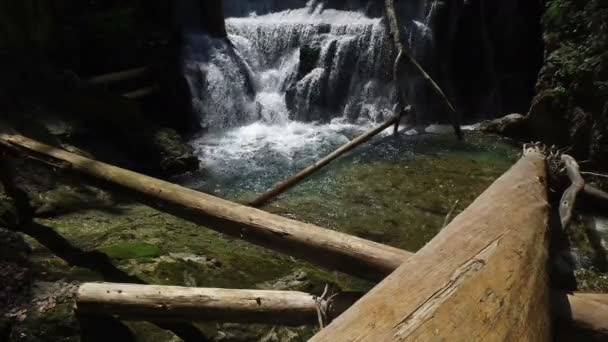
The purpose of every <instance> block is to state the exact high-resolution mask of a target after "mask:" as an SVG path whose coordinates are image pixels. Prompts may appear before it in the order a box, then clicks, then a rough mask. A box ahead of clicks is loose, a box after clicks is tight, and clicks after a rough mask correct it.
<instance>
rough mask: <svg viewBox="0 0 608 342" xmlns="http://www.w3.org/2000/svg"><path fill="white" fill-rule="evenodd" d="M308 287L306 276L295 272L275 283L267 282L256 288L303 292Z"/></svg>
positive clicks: (303, 273)
mask: <svg viewBox="0 0 608 342" xmlns="http://www.w3.org/2000/svg"><path fill="white" fill-rule="evenodd" d="M309 286H310V280H309V279H308V274H307V273H306V272H304V271H296V272H294V273H292V274H290V275H287V276H285V277H283V278H279V279H277V280H275V281H267V282H265V283H262V284H259V285H258V287H259V288H262V289H269V290H303V289H306V288H307V287H309Z"/></svg>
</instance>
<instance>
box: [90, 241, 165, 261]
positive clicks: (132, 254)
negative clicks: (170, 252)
mask: <svg viewBox="0 0 608 342" xmlns="http://www.w3.org/2000/svg"><path fill="white" fill-rule="evenodd" d="M101 251H103V252H104V253H106V254H107V255H108V256H109V257H111V258H114V259H138V258H154V257H157V256H159V255H160V254H161V250H160V248H158V247H157V246H154V245H150V244H147V243H143V242H125V243H120V244H115V245H112V246H108V247H103V248H101Z"/></svg>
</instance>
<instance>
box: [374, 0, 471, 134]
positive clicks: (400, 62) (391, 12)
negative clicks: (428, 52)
mask: <svg viewBox="0 0 608 342" xmlns="http://www.w3.org/2000/svg"><path fill="white" fill-rule="evenodd" d="M384 8H385V11H386V17H387V18H388V24H389V27H390V32H391V36H392V37H393V44H394V46H395V49H396V50H397V57H396V58H395V63H394V66H393V78H394V81H395V84H397V96H398V97H399V103H400V105H401V106H405V103H406V101H405V91H404V89H403V86H402V83H401V81H400V80H401V79H403V78H405V77H406V73H405V71H404V70H403V69H404V67H405V64H404V63H406V62H407V63H409V64H410V65H412V66H413V67H414V69H415V70H416V71H417V72H418V73H419V74H420V76H422V78H423V79H424V80H425V81H426V82H427V83H428V84H429V85H430V87H431V89H432V90H433V92H435V94H436V95H437V96H438V97H439V98H440V99H441V101H442V102H443V103H444V105H445V106H446V108H447V110H448V112H449V113H450V122H451V124H452V127H453V128H454V133H455V134H456V137H457V138H458V139H459V140H462V139H463V138H464V135H463V133H462V129H461V127H460V123H459V120H458V113H457V112H456V108H454V106H453V105H452V102H450V100H449V99H448V97H447V96H446V95H445V93H444V92H443V90H442V89H441V87H439V85H438V84H437V82H435V80H433V78H432V77H431V76H430V75H429V74H428V73H427V72H426V70H424V68H423V67H422V66H421V65H420V63H418V61H416V59H415V58H414V57H413V56H412V55H411V54H410V53H409V52H408V50H407V49H406V47H405V45H404V44H403V40H402V39H401V30H400V27H401V25H400V24H399V17H398V15H397V12H396V11H395V0H385V6H384Z"/></svg>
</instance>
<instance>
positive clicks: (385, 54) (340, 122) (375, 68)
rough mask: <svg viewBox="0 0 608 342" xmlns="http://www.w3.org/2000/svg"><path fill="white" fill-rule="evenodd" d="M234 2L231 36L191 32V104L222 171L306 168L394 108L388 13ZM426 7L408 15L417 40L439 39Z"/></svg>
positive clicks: (204, 145) (202, 143)
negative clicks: (384, 16) (384, 15)
mask: <svg viewBox="0 0 608 342" xmlns="http://www.w3.org/2000/svg"><path fill="white" fill-rule="evenodd" d="M335 2H336V3H337V2H339V1H335ZM347 2H348V3H349V6H352V8H355V7H356V3H357V1H355V0H352V1H347ZM360 2H363V3H368V2H367V1H363V0H361V1H360ZM255 3H257V5H256V4H255ZM275 3H280V5H273V4H275ZM288 3H291V4H294V3H299V4H300V5H298V6H295V7H289V6H288V7H287V9H285V6H287V4H288ZM227 6H228V7H229V8H230V7H234V8H233V9H232V10H235V9H239V10H241V12H243V11H245V13H241V12H239V14H238V15H240V16H235V17H229V18H227V19H226V28H227V31H228V34H229V37H228V39H214V38H210V37H208V36H206V35H204V34H201V33H200V32H190V33H189V34H187V35H186V48H185V51H184V65H185V68H186V76H187V78H188V81H189V83H190V89H191V92H192V95H193V107H194V108H195V110H196V111H197V112H198V115H199V117H200V120H201V125H202V126H203V127H205V128H207V130H206V131H207V132H208V133H207V134H205V135H203V136H202V137H200V138H198V139H196V140H195V141H194V142H193V145H194V147H195V149H196V151H197V153H198V154H199V155H201V156H202V157H203V158H204V159H205V163H206V164H207V165H210V166H213V167H215V168H216V169H217V170H220V171H218V172H219V173H220V174H221V176H222V177H228V175H233V177H234V178H235V179H236V178H241V177H244V175H245V174H247V173H249V172H258V171H259V172H267V171H263V170H267V168H268V166H269V165H275V167H277V168H282V169H283V170H285V169H286V168H291V167H294V164H295V163H297V164H298V165H300V167H303V166H305V163H310V162H312V161H314V160H315V159H317V158H319V157H321V156H323V155H325V154H326V153H328V152H329V151H331V150H333V149H334V148H336V147H337V146H339V145H341V144H344V143H345V142H347V141H348V140H349V139H351V138H352V137H353V135H354V134H357V133H358V132H361V130H362V129H365V128H367V127H369V126H370V125H374V124H376V123H377V122H379V121H382V120H384V119H385V118H386V117H387V115H390V114H392V111H393V107H394V105H395V103H396V94H395V86H394V84H393V80H392V77H393V62H394V57H395V53H394V49H393V46H392V45H393V44H392V40H391V39H392V38H391V36H390V33H389V30H388V28H387V25H386V23H385V22H384V19H382V17H371V16H369V15H367V14H366V12H365V11H364V10H344V9H338V8H329V2H327V1H322V0H310V1H308V2H306V3H304V1H302V0H291V1H286V2H280V1H278V2H277V1H271V0H267V1H260V2H255V1H245V2H243V3H242V6H241V7H238V5H237V3H234V4H232V5H231V4H230V2H229V3H228V4H227ZM256 6H257V7H256ZM273 6H275V7H276V6H279V8H281V10H280V11H272V8H273ZM408 6H409V7H408V9H407V10H409V8H410V7H411V6H412V5H408ZM424 6H427V5H426V2H425V4H424ZM334 7H336V6H334ZM349 8H350V7H349ZM352 8H351V9H352ZM426 8H427V7H425V10H423V11H422V12H424V13H423V14H422V15H413V16H411V17H412V18H411V19H408V20H406V21H405V24H406V26H407V27H404V31H405V32H407V33H408V36H409V35H410V33H411V36H412V38H413V42H414V43H413V44H418V42H420V41H424V40H425V39H428V38H429V37H431V36H432V34H430V29H429V28H428V27H429V25H428V23H429V21H430V19H427V18H430V17H431V16H430V15H429V16H427V10H426ZM428 8H431V7H428ZM258 10H259V12H260V13H262V14H257V12H258ZM412 13H418V12H417V11H416V12H414V11H412ZM408 18H409V17H408ZM414 20H417V21H414ZM417 22H419V23H421V24H422V25H424V27H426V29H424V30H422V29H416V27H417V26H418V25H419V24H418V23H417ZM422 50H424V49H422ZM416 82H418V81H417V80H415V79H414V78H412V84H413V85H414V84H416ZM296 169H297V168H296ZM256 170H257V171H256Z"/></svg>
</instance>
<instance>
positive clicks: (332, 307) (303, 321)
mask: <svg viewBox="0 0 608 342" xmlns="http://www.w3.org/2000/svg"><path fill="white" fill-rule="evenodd" d="M359 297H360V294H349V293H343V294H336V295H334V296H330V297H328V298H319V297H316V296H314V295H311V294H308V293H304V292H297V291H269V290H229V289H214V288H192V287H179V286H155V285H134V284H114V283H85V284H82V285H81V286H80V288H79V289H78V293H77V297H76V303H77V306H76V308H77V310H78V313H80V314H85V315H111V316H114V317H118V318H120V319H121V320H137V321H142V320H154V321H162V322H181V321H186V322H205V321H214V322H230V323H259V324H280V325H293V326H297V325H307V324H308V325H313V324H316V323H317V322H318V321H319V319H322V321H323V322H329V321H331V320H332V319H334V318H335V317H337V316H338V315H340V314H341V313H342V312H343V311H344V310H346V309H347V308H348V307H350V306H351V305H352V304H353V303H354V302H355V301H356V300H357V299H358V298H359Z"/></svg>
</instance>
